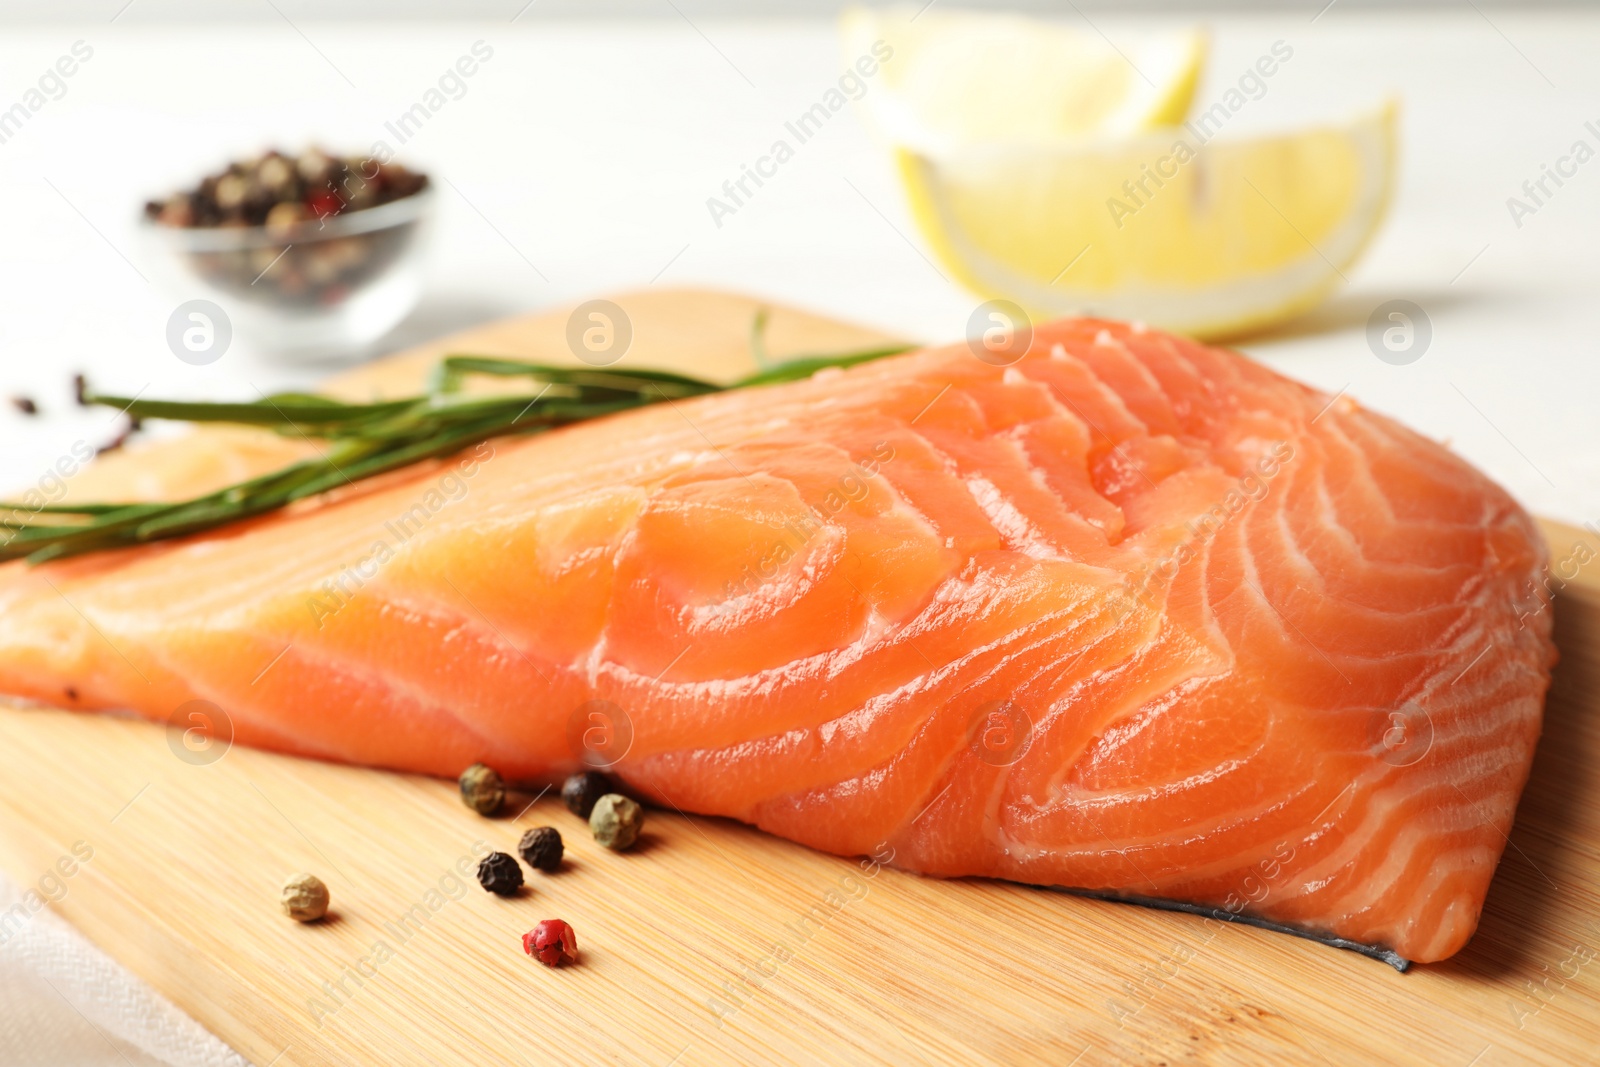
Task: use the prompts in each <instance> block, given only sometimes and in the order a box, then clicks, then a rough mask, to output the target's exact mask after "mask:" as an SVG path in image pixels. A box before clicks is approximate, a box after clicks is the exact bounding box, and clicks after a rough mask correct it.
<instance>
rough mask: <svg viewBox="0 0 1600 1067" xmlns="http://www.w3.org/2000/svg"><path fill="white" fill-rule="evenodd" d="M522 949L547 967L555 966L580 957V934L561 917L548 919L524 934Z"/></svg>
mask: <svg viewBox="0 0 1600 1067" xmlns="http://www.w3.org/2000/svg"><path fill="white" fill-rule="evenodd" d="M522 951H524V952H526V953H527V954H528V955H530V956H532V957H533V958H534V959H536V960H538V961H539V962H540V963H542V964H544V965H545V966H546V967H555V966H557V965H559V964H560V963H562V962H564V961H567V960H575V959H577V958H578V935H577V934H575V933H573V931H572V927H571V926H570V925H569V924H567V923H565V922H562V921H561V920H560V919H546V920H545V921H544V922H542V923H540V924H539V925H538V926H535V927H534V928H533V929H532V930H529V931H528V932H527V933H525V934H523V935H522Z"/></svg>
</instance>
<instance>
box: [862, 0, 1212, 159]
mask: <svg viewBox="0 0 1600 1067" xmlns="http://www.w3.org/2000/svg"><path fill="white" fill-rule="evenodd" d="M840 29H841V33H842V36H843V40H844V49H845V56H846V60H847V61H848V62H852V63H853V62H854V61H855V60H856V59H857V58H858V57H862V56H876V57H878V58H879V59H882V60H883V69H882V73H881V75H880V76H879V77H878V78H877V79H876V80H875V84H873V85H872V86H871V88H870V91H869V92H868V93H867V96H866V99H865V101H864V104H865V105H866V108H867V111H868V114H869V115H870V116H871V118H872V119H873V120H875V121H876V124H877V125H878V127H879V129H880V132H881V133H882V134H883V135H884V136H885V137H886V138H887V139H888V140H889V141H891V142H892V143H894V144H897V145H902V146H906V147H914V148H916V149H917V150H919V151H923V152H926V153H929V154H931V155H935V156H937V155H942V154H944V153H945V152H948V151H952V150H956V149H959V148H968V147H972V146H976V145H1000V144H1008V143H1009V144H1019V143H1036V142H1040V141H1045V142H1050V141H1057V140H1061V139H1068V138H1081V137H1084V136H1089V135H1111V136H1121V135H1128V134H1133V133H1138V132H1140V131H1143V130H1147V129H1150V128H1151V127H1153V126H1163V125H1175V124H1177V123H1179V122H1182V121H1183V118H1184V116H1185V115H1186V114H1187V113H1188V110H1189V103H1190V100H1191V98H1192V97H1193V96H1194V90H1195V84H1196V83H1197V82H1198V81H1199V78H1200V71H1201V68H1202V67H1203V66H1204V65H1205V56H1206V45H1207V42H1206V37H1205V35H1204V34H1203V33H1200V32H1198V31H1188V32H1182V33H1175V34H1169V35H1164V36H1151V37H1147V38H1145V39H1143V40H1141V41H1139V42H1138V43H1136V44H1131V45H1129V46H1126V47H1125V48H1124V49H1123V50H1122V51H1119V50H1118V48H1117V47H1116V46H1114V45H1113V44H1112V43H1111V42H1110V41H1108V40H1107V39H1105V38H1104V37H1102V36H1100V35H1099V34H1098V33H1094V32H1090V31H1084V32H1078V31H1075V30H1072V29H1069V28H1067V27H1064V26H1060V25H1056V24H1054V23H1048V22H1042V21H1036V20H1032V19H1026V18H1022V17H1020V16H1011V15H995V14H977V13H971V12H958V13H948V14H947V13H944V12H940V11H929V10H927V8H926V7H924V8H923V9H922V10H921V11H918V10H917V9H915V8H893V9H888V10H881V11H869V10H866V9H864V8H854V9H850V10H847V11H846V12H845V13H844V14H843V16H842V17H841V23H840Z"/></svg>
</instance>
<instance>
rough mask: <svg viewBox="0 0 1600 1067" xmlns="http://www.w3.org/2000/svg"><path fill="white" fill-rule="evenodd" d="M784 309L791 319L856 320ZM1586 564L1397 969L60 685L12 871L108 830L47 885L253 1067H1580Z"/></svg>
mask: <svg viewBox="0 0 1600 1067" xmlns="http://www.w3.org/2000/svg"><path fill="white" fill-rule="evenodd" d="M719 301H720V303H719ZM667 306H668V305H665V304H663V305H662V307H663V308H666V307H667ZM680 306H682V305H680ZM752 307H753V305H752V304H750V303H749V302H746V301H739V300H735V299H733V298H715V299H714V300H712V301H711V302H710V303H706V304H702V305H699V311H698V312H697V314H699V315H701V316H702V317H709V318H716V317H717V316H718V315H721V316H722V317H721V318H718V319H717V322H718V323H720V325H719V326H718V327H717V328H716V329H714V330H713V331H712V332H711V334H710V335H709V336H708V337H707V339H706V341H705V342H704V343H702V342H700V341H698V340H695V335H694V333H693V331H692V330H689V331H687V332H683V333H680V334H677V335H675V336H678V337H679V341H678V342H675V343H676V345H677V347H676V348H674V347H673V345H672V344H667V343H665V341H663V343H662V345H661V360H660V361H661V362H666V361H668V359H669V358H682V359H689V360H691V362H690V363H689V364H688V365H689V366H694V365H700V364H699V363H698V362H696V361H701V360H704V361H707V362H706V363H705V365H712V363H711V361H715V360H717V359H724V360H727V361H728V362H727V366H728V367H730V368H733V367H735V366H736V363H737V354H738V352H739V351H742V347H741V346H742V345H743V344H744V338H743V335H742V331H741V330H740V329H736V328H735V325H736V323H737V322H740V321H744V322H747V320H748V315H749V314H750V312H751V309H752ZM718 308H720V310H718ZM664 313H665V312H664ZM642 314H647V313H642ZM559 318H560V317H559V316H550V317H544V318H541V319H535V320H531V321H530V322H529V323H526V324H524V326H521V327H511V326H507V327H499V328H497V329H498V330H499V331H500V332H499V333H498V334H497V335H496V336H498V337H499V338H500V347H498V348H497V349H495V348H491V350H498V351H501V352H503V353H506V354H520V353H524V352H528V350H529V347H531V346H524V345H523V344H522V342H521V340H520V339H521V338H523V337H524V336H526V337H528V338H530V339H531V338H534V337H537V336H542V337H545V338H546V339H547V340H546V341H545V342H540V343H541V344H543V343H547V341H548V338H549V336H551V335H550V333H549V330H550V329H551V326H552V321H551V320H553V319H559ZM787 321H788V323H789V324H788V325H787V326H786V327H785V329H789V330H792V333H791V335H789V337H788V342H787V343H789V344H792V345H795V346H800V347H808V346H809V345H808V342H809V341H810V340H813V339H819V338H820V339H826V340H828V341H829V342H837V343H831V344H828V345H818V346H817V347H844V346H849V345H851V344H856V343H860V342H861V340H862V339H864V338H868V337H870V335H869V334H867V333H865V332H861V331H852V330H851V329H850V328H848V327H838V326H835V325H833V324H827V323H820V322H815V321H813V326H815V332H811V331H812V327H811V326H808V325H807V324H806V323H807V320H806V317H805V316H799V315H796V316H795V317H794V318H793V319H787ZM489 336H490V334H488V333H485V334H482V335H480V336H479V337H477V338H472V337H469V338H465V339H458V340H457V341H456V342H453V343H452V345H450V346H448V347H455V346H456V345H466V346H469V347H477V346H481V347H483V348H490V347H491V346H490V345H489V343H488V340H487V338H488V337H489ZM648 336H649V334H648V332H646V333H642V334H641V338H640V339H641V340H644V341H645V343H646V351H647V352H651V353H652V355H653V350H652V349H651V346H650V342H649V341H648V340H646V338H647V337H648ZM657 336H659V337H661V338H665V337H666V336H667V333H666V332H665V331H663V332H662V333H661V334H659V335H657ZM713 338H714V339H715V340H713ZM444 347H447V346H444V345H440V346H430V351H431V352H432V353H433V354H437V351H439V350H440V349H442V348H444ZM669 350H670V352H669ZM791 350H793V349H791ZM671 353H676V354H675V355H672V354H671ZM426 358H431V356H427V355H425V354H423V355H418V356H417V357H415V359H416V360H423V359H426ZM651 361H652V362H655V361H656V360H655V359H654V358H652V360H651ZM402 370H403V368H402ZM402 370H393V371H390V370H385V371H380V372H378V373H379V374H388V373H393V374H395V375H396V376H397V377H398V376H399V375H400V374H401V373H402ZM412 370H414V367H413V368H412ZM367 373H368V374H371V373H373V372H370V371H369V372H367ZM371 380H376V379H371ZM356 381H357V382H358V383H359V382H360V381H362V379H359V378H358V379H356ZM357 387H359V384H358V386H357ZM1546 532H1547V535H1548V536H1549V538H1550V541H1551V544H1552V556H1553V559H1554V560H1555V561H1556V564H1557V568H1558V573H1563V572H1561V571H1560V570H1559V567H1560V565H1561V561H1563V560H1569V559H1570V558H1571V557H1572V547H1573V545H1574V544H1577V543H1583V544H1585V545H1586V546H1588V549H1589V550H1590V551H1593V552H1595V553H1597V554H1600V538H1597V537H1595V536H1593V535H1590V534H1588V533H1587V532H1584V531H1578V530H1573V529H1571V528H1568V527H1562V526H1559V525H1557V524H1547V525H1546ZM1596 573H1600V564H1590V565H1589V566H1588V567H1587V568H1580V569H1579V570H1578V572H1577V574H1576V576H1575V577H1574V578H1573V579H1572V580H1571V581H1569V582H1566V583H1565V584H1562V583H1560V582H1559V581H1558V582H1556V583H1554V584H1556V585H1557V586H1559V590H1558V596H1557V610H1556V620H1557V634H1558V642H1559V643H1560V646H1561V649H1562V656H1563V658H1562V662H1561V665H1560V667H1559V668H1558V670H1557V677H1556V684H1555V687H1554V690H1553V692H1552V694H1551V697H1550V700H1549V705H1548V710H1547V717H1546V727H1545V735H1544V738H1543V740H1542V741H1541V743H1540V747H1539V751H1538V756H1537V758H1536V761H1535V764H1534V768H1533V774H1532V778H1531V780H1530V782H1529V785H1528V788H1527V791H1526V793H1525V795H1524V797H1523V800H1522V804H1521V807H1520V809H1519V811H1518V817H1517V822H1516V826H1515V828H1514V830H1513V831H1512V834H1511V838H1510V847H1508V849H1507V851H1506V855H1505V858H1504V860H1503V861H1502V863H1501V866H1500V869H1499V872H1498V874H1497V875H1496V877H1495V881H1494V884H1493V886H1492V888H1491V890H1490V893H1489V897H1488V901H1487V904H1486V906H1485V910H1484V915H1483V921H1482V925H1481V927H1480V929H1479V931H1478V934H1477V936H1476V937H1475V938H1474V939H1473V940H1472V942H1471V943H1470V944H1469V945H1468V946H1467V948H1466V949H1465V950H1464V951H1463V952H1462V953H1461V954H1459V955H1458V956H1456V957H1455V958H1454V959H1451V960H1449V961H1447V962H1445V963H1442V964H1438V965H1433V966H1423V967H1417V968H1414V969H1413V970H1412V972H1411V973H1409V974H1405V975H1401V974H1397V973H1396V972H1394V971H1393V970H1391V969H1389V968H1388V967H1386V966H1384V965H1382V964H1380V963H1376V962H1374V961H1372V960H1369V959H1365V958H1362V957H1360V956H1357V955H1355V954H1352V953H1347V952H1340V951H1337V950H1333V949H1329V948H1325V947H1322V946H1320V945H1317V944H1313V943H1310V942H1306V941H1302V940H1299V939H1296V938H1292V937H1287V936H1284V935H1279V934H1272V933H1268V932H1264V931H1260V930H1255V929H1250V928H1242V927H1231V926H1225V925H1222V924H1211V923H1206V922H1204V921H1202V920H1199V919H1196V918H1194V917H1192V916H1186V915H1174V914H1168V913H1160V912H1153V911H1147V910H1143V909H1139V908H1135V907H1129V906H1126V905H1118V904H1111V903H1103V902H1098V901H1093V900H1085V899H1080V898H1077V897H1072V896H1067V895H1064V894H1060V893H1053V892H1049V891H1045V890H1040V889H1035V888H1028V887H1023V886H1016V885H1010V884H1005V883H998V882H988V881H982V880H961V881H936V880H930V879H922V878H917V877H915V876H910V875H905V874H901V873H899V872H896V871H892V870H888V869H880V868H877V867H875V866H873V865H872V864H870V863H863V862H862V861H850V860H844V859H838V858H835V857H831V856H825V855H820V854H817V853H814V852H811V851H808V850H806V849H803V848H800V847H798V846H795V845H791V844H789V843H787V842H784V841H780V840H777V839H775V838H771V837H768V836H766V835H764V834H761V833H759V832H756V831H753V830H751V829H748V828H746V827H743V826H740V825H737V824H733V823H730V822H727V821H724V820H718V819H705V818H699V817H693V818H690V817H685V816H683V815H681V814H679V813H676V812H672V811H665V812H663V811H654V812H651V814H650V819H649V826H648V832H647V835H646V838H645V840H644V842H643V843H642V846H641V847H640V848H639V849H638V850H636V851H635V852H633V853H630V854H625V855H616V854H612V853H609V852H606V851H605V850H603V849H600V848H598V847H597V846H595V845H594V843H593V841H592V840H591V839H590V838H589V835H588V834H587V832H586V830H585V829H584V827H583V825H582V824H581V823H580V822H579V821H578V820H577V819H576V818H575V817H573V816H571V815H570V814H568V813H567V812H566V811H565V809H564V808H562V807H561V805H560V803H559V802H558V801H556V800H554V799H552V798H550V797H544V798H540V799H538V800H533V798H531V797H526V798H521V799H520V800H518V801H515V802H514V805H515V806H514V807H513V808H512V809H511V810H512V814H511V815H510V816H508V817H505V818H499V819H482V818H479V817H478V816H475V815H473V814H472V813H471V812H469V811H467V810H466V809H465V808H464V807H463V806H462V805H461V804H460V802H459V801H458V800H457V799H456V798H455V796H454V790H453V786H452V785H451V784H449V783H442V782H437V781H431V780H425V779H420V778H415V777H408V776H402V775H394V774H386V773H379V772H373V771H366V770H359V769H354V768H347V767H340V766H334V765H330V764H322V763H316V762H310V761H303V760H296V759H290V758H285V757H280V756H275V755H272V754H269V753H265V752H258V751H252V750H247V749H245V748H243V747H237V748H233V749H231V750H229V751H227V752H226V754H225V755H224V756H223V757H222V758H221V759H219V760H218V761H217V762H215V763H212V764H209V765H205V766H197V765H193V764H191V763H187V762H184V761H183V760H181V759H178V758H176V757H175V755H174V752H173V750H172V749H171V748H170V747H169V743H170V741H171V740H172V739H171V738H170V737H169V735H168V734H167V732H166V731H165V730H163V729H162V728H161V727H159V726H156V725H151V724H147V723H142V722H136V721H130V720H126V719H117V718H109V717H104V716H82V715H73V714H68V713H62V712H55V711H42V710H21V709H5V710H0V869H4V870H5V871H6V872H7V873H8V874H9V875H10V876H11V877H12V878H13V879H15V880H16V881H17V882H18V883H20V884H22V885H25V886H26V885H29V884H34V885H37V884H38V883H39V881H40V879H41V878H43V877H45V876H46V875H47V874H48V873H49V872H52V871H58V868H57V863H58V861H59V860H60V859H61V857H63V856H66V855H69V854H70V852H71V850H72V848H73V846H74V844H75V843H77V842H84V843H86V844H87V845H88V846H89V847H91V848H92V849H93V856H92V858H91V859H90V860H88V861H87V862H83V863H77V864H76V866H75V869H74V873H73V874H72V876H71V877H67V878H63V879H61V882H60V883H59V884H63V885H64V886H65V895H64V896H62V897H61V899H59V900H57V901H55V902H53V903H51V904H50V905H49V907H50V908H52V909H53V910H54V911H56V912H57V913H58V914H60V915H62V916H64V917H65V918H67V919H68V920H69V921H71V922H72V923H74V924H76V925H77V926H78V928H79V929H81V930H82V931H83V932H84V933H85V934H87V935H88V936H89V937H90V938H91V939H93V940H94V941H95V942H97V943H98V944H100V945H101V946H103V947H104V948H105V949H106V951H108V952H109V953H110V954H111V955H112V956H114V957H115V958H117V959H119V960H121V961H122V962H123V963H124V964H126V965H127V966H128V967H129V968H130V969H131V970H133V971H134V972H135V973H137V974H139V975H141V976H143V977H144V978H145V979H147V980H148V981H149V982H151V983H152V984H153V985H154V986H155V987H156V988H157V989H159V990H161V991H162V992H163V993H165V994H166V995H167V996H169V997H170V998H172V999H173V1000H174V1001H175V1002H177V1003H178V1004H179V1005H180V1006H181V1007H183V1008H184V1009H185V1010H186V1011H188V1012H189V1013H190V1014H191V1015H193V1016H194V1017H195V1018H196V1019H198V1020H199V1021H200V1022H201V1023H203V1024H204V1025H206V1026H207V1027H209V1028H210V1029H211V1030H212V1031H214V1032H215V1033H217V1034H218V1035H219V1036H220V1037H222V1038H223V1039H224V1040H226V1041H227V1042H229V1043H230V1044H232V1045H233V1046H234V1047H235V1048H237V1049H239V1050H240V1051H241V1052H243V1053H244V1054H245V1055H246V1056H247V1057H249V1058H250V1059H251V1060H253V1061H254V1062H255V1063H256V1064H258V1065H261V1067H266V1065H268V1064H274V1065H277V1067H290V1065H299V1064H306V1065H309V1064H341V1065H342V1064H373V1065H376V1064H446V1063H450V1064H454V1063H528V1064H535V1063H538V1064H542V1063H547V1062H557V1063H597V1062H619V1063H620V1062H626V1063H642V1064H647V1065H660V1067H665V1065H668V1064H676V1065H679V1067H690V1065H695V1064H715V1063H776V1064H810V1063H817V1062H828V1063H890V1064H903V1063H933V1064H951V1065H956V1064H963V1065H964V1064H973V1063H1035V1062H1050V1063H1058V1064H1074V1063H1075V1064H1079V1065H1083V1067H1088V1065H1092V1064H1111V1063H1121V1062H1134V1063H1178V1062H1184V1063H1216V1064H1224V1063H1226V1064H1256V1063H1260V1064H1283V1063H1323V1062H1328V1063H1339V1064H1345V1063H1393V1064H1448V1065H1460V1067H1467V1065H1469V1064H1471V1065H1473V1067H1488V1065H1494V1064H1511V1063H1540V1064H1570V1063H1579V1062H1592V1061H1593V1059H1594V1056H1595V1048H1596V1036H1597V1034H1600V958H1595V956H1596V952H1597V950H1600V894H1597V885H1600V877H1597V876H1600V782H1597V773H1600V772H1597V770H1596V768H1600V715H1597V712H1600V581H1597V580H1596V577H1595V575H1596ZM530 801H532V803H531V806H530V807H528V808H527V809H526V810H520V809H522V807H523V805H525V804H529V802H530ZM541 824H549V825H554V826H556V827H557V828H559V829H560V830H561V831H562V833H563V836H564V837H565V839H566V842H567V846H568V857H569V859H568V862H567V864H566V866H565V868H564V869H563V870H562V871H560V872H559V873H557V874H554V875H539V874H534V875H533V876H532V877H531V881H530V886H531V888H530V890H529V891H528V892H527V893H526V894H525V895H524V896H523V897H521V898H518V899H514V900H500V899H497V898H494V897H491V896H489V895H488V894H486V893H484V892H482V891H481V890H480V889H479V888H478V887H477V886H476V885H475V884H471V882H470V879H463V878H460V876H459V871H458V864H463V868H462V869H467V868H468V867H469V866H470V864H471V863H472V862H474V861H475V856H474V849H475V848H477V849H480V850H481V849H482V848H485V847H492V848H496V849H501V850H506V851H510V850H511V849H512V847H513V846H514V845H515V843H516V840H517V838H518V837H519V836H520V834H521V833H522V831H523V830H524V829H525V828H527V827H530V826H535V825H541ZM80 851H81V848H80ZM66 866H73V865H72V864H67V865H66ZM296 870H310V871H314V872H316V873H318V874H319V875H320V876H321V877H322V878H324V880H326V881H327V882H328V884H329V885H330V887H331V888H332V891H333V898H334V911H335V915H334V917H333V918H332V919H331V921H328V922H324V923H322V924H317V925H313V926H299V925H296V924H294V923H292V922H289V921H288V920H287V919H285V918H284V917H283V916H282V915H281V914H280V912H279V911H278V908H277V903H276V896H277V891H278V887H279V885H280V883H281V882H282V880H283V878H284V877H285V876H286V875H287V874H289V873H290V872H292V871H296ZM58 876H59V875H58ZM56 884H58V883H56V882H48V883H47V886H46V887H47V888H54V886H55V885H56ZM52 895H54V894H52ZM407 916H410V918H409V919H407V918H406V917H407ZM553 916H558V917H561V918H564V919H566V920H567V921H569V922H571V923H572V925H573V926H574V927H575V928H576V930H577V933H578V938H579V943H580V949H581V952H582V957H581V961H580V964H579V965H578V966H575V967H569V968H563V969H561V970H547V969H545V968H543V967H541V966H539V965H538V964H536V963H534V962H532V961H531V960H529V959H528V958H527V957H526V956H524V955H523V954H522V952H521V948H520V944H519V937H520V935H521V934H522V932H523V931H525V930H526V929H528V928H529V927H531V926H532V925H533V924H534V923H535V922H537V921H538V920H540V919H543V918H547V917H553ZM0 921H3V920H0ZM404 924H409V925H404Z"/></svg>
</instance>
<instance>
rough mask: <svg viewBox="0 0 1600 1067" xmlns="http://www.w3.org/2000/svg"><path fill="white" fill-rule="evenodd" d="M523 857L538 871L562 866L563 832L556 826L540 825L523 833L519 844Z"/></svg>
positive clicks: (551, 869)
mask: <svg viewBox="0 0 1600 1067" xmlns="http://www.w3.org/2000/svg"><path fill="white" fill-rule="evenodd" d="M517 851H518V852H520V853H522V859H523V861H524V862H525V863H527V865H528V866H529V867H532V868H533V869H534V870H537V871H546V872H549V871H553V870H555V869H556V868H558V867H560V866H561V854H562V852H563V851H564V850H563V848H562V845H561V832H560V831H559V830H557V829H556V828H555V827H554V826H540V827H536V828H534V829H532V830H529V831H528V832H527V833H525V834H523V835H522V841H521V843H520V844H518V845H517Z"/></svg>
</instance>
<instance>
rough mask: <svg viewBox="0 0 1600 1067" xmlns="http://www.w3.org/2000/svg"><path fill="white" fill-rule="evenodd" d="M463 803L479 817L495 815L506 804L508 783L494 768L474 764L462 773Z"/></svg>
mask: <svg viewBox="0 0 1600 1067" xmlns="http://www.w3.org/2000/svg"><path fill="white" fill-rule="evenodd" d="M460 785H461V802H462V803H463V804H465V805H466V806H467V807H469V808H471V809H472V810H473V811H475V812H477V813H478V814H479V815H493V814H494V813H495V812H497V811H499V810H500V805H502V804H504V803H505V802H506V783H505V782H504V781H502V780H501V778H500V775H499V774H497V773H495V769H494V768H493V767H489V766H486V765H484V764H482V763H474V764H473V765H472V766H470V767H468V768H467V769H466V770H464V771H462V772H461V782H460Z"/></svg>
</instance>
